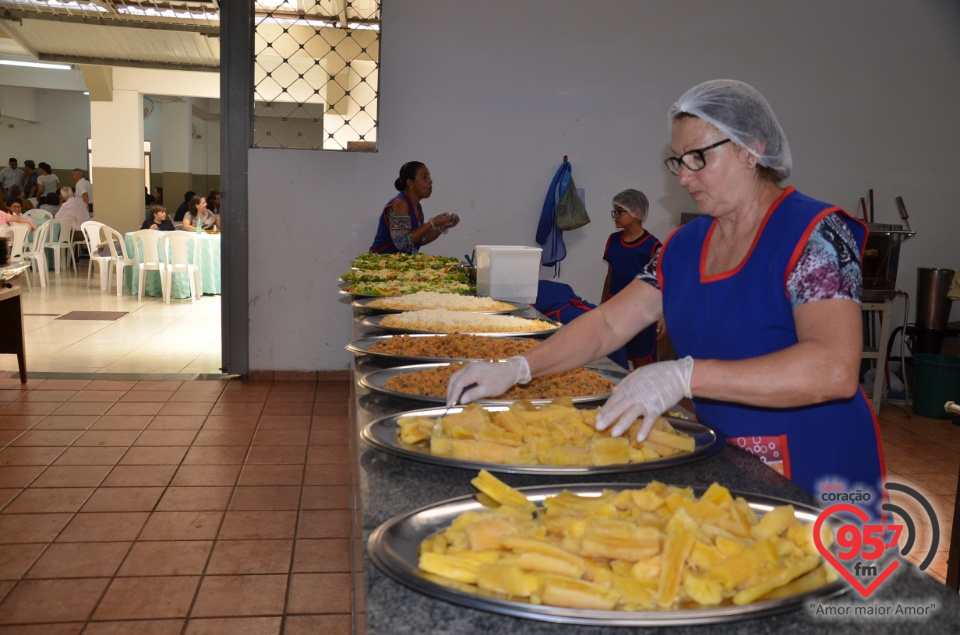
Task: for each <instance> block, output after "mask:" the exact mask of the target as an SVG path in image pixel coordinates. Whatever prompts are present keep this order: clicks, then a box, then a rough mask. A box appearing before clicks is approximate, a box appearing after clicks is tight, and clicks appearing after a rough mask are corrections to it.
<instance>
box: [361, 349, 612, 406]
mask: <svg viewBox="0 0 960 635" xmlns="http://www.w3.org/2000/svg"><path fill="white" fill-rule="evenodd" d="M449 365H450V360H444V361H443V362H440V363H436V364H413V365H410V366H396V367H394V368H383V369H380V370H375V371H373V372H370V373H367V374H366V375H364V376H363V377H361V378H360V380H359V382H358V383H359V384H360V385H361V386H363V387H364V388H367V389H368V390H372V391H374V392H378V393H380V394H382V395H389V396H391V397H402V398H404V399H416V400H417V401H427V402H430V403H446V402H447V399H446V397H432V396H430V395H415V394H413V393H409V392H399V391H397V390H390V389H389V388H387V386H386V384H387V381H389V380H390V379H392V378H393V377H398V376H400V375H409V374H410V373H416V372H419V371H421V370H433V369H434V368H440V367H442V366H449ZM590 370H592V371H594V372H597V373H600V375H601V376H602V377H604V378H606V379H609V380H610V381H612V382H614V384H618V383H620V382H621V381H622V380H623V378H624V377H626V376H627V373H626V371H616V370H608V369H605V368H591V369H590ZM557 396H558V397H559V396H561V395H557ZM609 396H610V393H609V392H602V393H597V394H595V395H583V396H580V397H571V399H572V400H573V403H586V402H590V401H603V400H605V399H606V398H607V397H609ZM514 401H516V400H515V399H479V400H478V401H477V403H482V404H491V405H509V404H512V403H513V402H514ZM527 401H529V402H530V403H533V404H536V405H543V404H548V403H550V402H551V401H553V398H549V399H528V400H527Z"/></svg>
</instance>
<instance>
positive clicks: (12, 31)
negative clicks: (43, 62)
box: [3, 24, 39, 59]
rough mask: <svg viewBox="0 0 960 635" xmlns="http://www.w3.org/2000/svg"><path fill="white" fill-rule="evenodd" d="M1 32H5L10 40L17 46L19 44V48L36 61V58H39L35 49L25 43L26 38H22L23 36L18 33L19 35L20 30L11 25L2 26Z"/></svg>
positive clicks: (27, 42) (28, 43)
mask: <svg viewBox="0 0 960 635" xmlns="http://www.w3.org/2000/svg"><path fill="white" fill-rule="evenodd" d="M21 26H22V25H21ZM3 30H4V31H6V32H7V34H8V35H9V36H10V39H11V40H13V41H14V42H16V43H17V44H19V45H20V46H21V47H23V48H24V49H25V50H26V51H27V53H29V54H30V55H31V56H32V57H33V58H35V59H36V58H38V57H39V53H38V52H37V49H35V48H34V47H33V46H31V45H30V42H29V41H27V39H26V38H24V37H23V36H21V35H20V33H19V31H20V29H19V28H17V27H15V26H13V25H11V24H4V25H3Z"/></svg>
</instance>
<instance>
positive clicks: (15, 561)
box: [0, 543, 47, 597]
mask: <svg viewBox="0 0 960 635" xmlns="http://www.w3.org/2000/svg"><path fill="white" fill-rule="evenodd" d="M46 548H47V545H46V543H44V544H33V545H0V580H19V579H20V578H21V577H22V576H23V574H24V573H26V572H27V569H29V568H30V566H31V565H32V564H33V563H34V562H35V561H36V560H37V558H38V557H39V556H40V554H41V553H43V550H44V549H46ZM0 597H2V596H0Z"/></svg>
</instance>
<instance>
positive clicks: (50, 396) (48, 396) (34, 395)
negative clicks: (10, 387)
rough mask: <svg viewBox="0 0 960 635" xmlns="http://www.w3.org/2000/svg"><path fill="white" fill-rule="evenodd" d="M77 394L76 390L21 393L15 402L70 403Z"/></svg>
mask: <svg viewBox="0 0 960 635" xmlns="http://www.w3.org/2000/svg"><path fill="white" fill-rule="evenodd" d="M76 394H77V391H76V390H31V391H29V392H25V393H21V394H20V396H19V397H18V398H17V401H59V402H60V403H63V402H64V401H70V398H71V397H73V396H74V395H76Z"/></svg>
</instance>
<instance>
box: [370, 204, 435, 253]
mask: <svg viewBox="0 0 960 635" xmlns="http://www.w3.org/2000/svg"><path fill="white" fill-rule="evenodd" d="M401 198H402V199H403V200H405V201H406V202H407V209H410V210H413V203H412V202H411V201H410V199H409V198H408V197H407V195H406V194H404V193H403V192H400V193H399V194H397V195H396V196H394V197H393V198H392V199H390V202H389V203H387V204H386V205H384V206H383V211H382V212H380V220H379V221H378V222H377V235H376V236H374V237H373V244H372V245H370V251H371V252H374V253H378V254H398V253H400V250H399V249H397V247H396V246H395V245H394V244H393V238H392V237H391V236H390V225H389V224H388V223H387V214H389V210H390V206H391V205H393V204H394V203H396V202H397V201H398V200H400V199H401ZM421 225H423V207H421V205H420V203H417V211H416V213H414V214H410V232H411V233H413V231H414V230H415V229H417V228H419V227H420V226H421ZM413 250H414V251H419V250H420V247H419V246H417V245H413Z"/></svg>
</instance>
